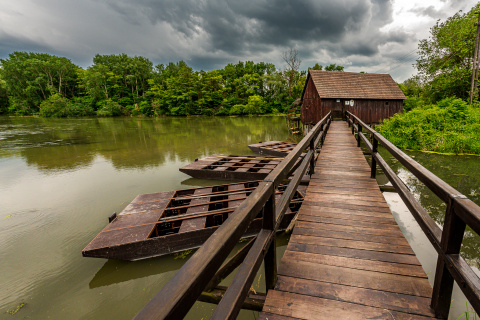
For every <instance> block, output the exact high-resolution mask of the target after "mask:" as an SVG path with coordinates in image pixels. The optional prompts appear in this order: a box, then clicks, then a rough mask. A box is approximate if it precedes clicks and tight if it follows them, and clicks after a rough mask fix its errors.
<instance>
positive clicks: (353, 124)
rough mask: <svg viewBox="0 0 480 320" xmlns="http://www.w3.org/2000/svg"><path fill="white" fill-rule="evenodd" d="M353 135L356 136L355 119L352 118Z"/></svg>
mask: <svg viewBox="0 0 480 320" xmlns="http://www.w3.org/2000/svg"><path fill="white" fill-rule="evenodd" d="M352 134H355V118H353V117H352Z"/></svg>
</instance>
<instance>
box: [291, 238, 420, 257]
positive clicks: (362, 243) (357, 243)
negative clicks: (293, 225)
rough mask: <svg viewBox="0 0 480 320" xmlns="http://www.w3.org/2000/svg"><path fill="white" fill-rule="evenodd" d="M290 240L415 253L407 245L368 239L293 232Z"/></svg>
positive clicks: (379, 250)
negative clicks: (307, 234) (358, 239)
mask: <svg viewBox="0 0 480 320" xmlns="http://www.w3.org/2000/svg"><path fill="white" fill-rule="evenodd" d="M290 241H292V242H294V243H305V244H314V245H321V246H330V247H340V248H351V249H360V250H370V251H377V252H391V253H402V254H409V255H415V253H414V252H413V250H412V248H410V247H409V246H407V245H395V244H386V243H377V242H368V241H355V240H348V239H335V238H327V237H312V236H305V235H301V234H294V235H292V236H291V237H290Z"/></svg>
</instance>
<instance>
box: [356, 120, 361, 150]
mask: <svg viewBox="0 0 480 320" xmlns="http://www.w3.org/2000/svg"><path fill="white" fill-rule="evenodd" d="M357 128H358V132H357V147H360V142H361V141H362V139H361V138H360V133H362V125H361V124H360V123H358V124H357Z"/></svg>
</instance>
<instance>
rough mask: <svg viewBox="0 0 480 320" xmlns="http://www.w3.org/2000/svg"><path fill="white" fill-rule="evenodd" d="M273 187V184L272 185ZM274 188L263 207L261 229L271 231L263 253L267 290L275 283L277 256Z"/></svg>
mask: <svg viewBox="0 0 480 320" xmlns="http://www.w3.org/2000/svg"><path fill="white" fill-rule="evenodd" d="M272 187H273V185H272ZM274 191H275V189H273V191H272V195H271V196H270V198H269V199H268V201H267V203H266V204H265V207H264V209H263V229H266V230H271V232H273V237H272V242H271V243H270V245H269V247H268V249H267V252H266V253H265V258H264V263H265V283H266V288H267V290H270V289H273V288H274V287H275V284H276V283H277V256H276V248H277V246H276V235H275V230H274V229H275V223H276V221H275V220H276V219H275V192H274Z"/></svg>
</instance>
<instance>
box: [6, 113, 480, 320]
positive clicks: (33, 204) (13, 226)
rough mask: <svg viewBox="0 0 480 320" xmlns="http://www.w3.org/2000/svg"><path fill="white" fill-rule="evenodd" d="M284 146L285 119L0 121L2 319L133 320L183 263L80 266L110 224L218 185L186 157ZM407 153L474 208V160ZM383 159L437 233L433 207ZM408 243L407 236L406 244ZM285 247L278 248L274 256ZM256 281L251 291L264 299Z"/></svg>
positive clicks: (468, 247)
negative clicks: (187, 169)
mask: <svg viewBox="0 0 480 320" xmlns="http://www.w3.org/2000/svg"><path fill="white" fill-rule="evenodd" d="M288 139H289V136H288V132H287V127H286V122H285V119H284V118H283V117H236V118H229V117H226V118H222V117H188V118H158V119H150V118H116V119H101V118H91V119H40V118H16V117H0V319H15V318H17V319H131V318H132V317H133V316H134V315H135V314H136V313H137V312H138V311H139V310H140V309H141V308H142V307H143V306H144V305H145V304H146V303H147V302H148V301H149V300H150V299H151V298H152V297H153V295H154V294H155V293H156V292H158V290H159V289H160V288H161V287H162V286H163V285H164V284H165V283H166V282H167V281H168V280H169V279H170V278H171V277H172V276H173V275H174V273H175V272H176V270H178V269H179V268H180V267H181V266H182V265H183V264H184V263H185V261H186V259H181V258H178V256H174V255H171V256H164V257H159V258H154V259H148V260H143V261H136V262H122V261H114V260H108V261H107V260H104V259H95V258H83V257H82V255H81V251H82V249H83V248H84V247H85V246H86V245H87V244H88V243H89V242H90V241H91V240H92V239H93V238H94V237H95V236H96V235H97V234H98V233H99V232H100V231H101V230H102V229H103V228H104V227H105V226H106V224H107V223H108V221H107V218H108V216H109V215H110V214H112V213H113V212H120V211H122V209H123V208H125V206H126V205H127V204H128V203H129V202H130V201H131V200H133V198H135V196H137V195H138V194H142V193H152V192H160V191H166V190H175V189H182V188H191V187H197V186H203V185H212V184H218V183H219V181H211V180H210V181H209V180H198V179H192V178H190V177H189V176H188V175H186V174H183V173H181V172H180V171H178V168H180V167H182V166H184V165H186V164H188V163H190V162H192V161H194V159H195V158H202V157H204V156H207V155H210V154H233V155H250V154H253V153H252V152H251V151H250V150H249V149H248V147H247V145H248V144H251V143H257V142H259V141H268V140H284V141H285V140H288ZM409 154H410V155H412V156H414V157H415V159H416V160H417V161H419V162H420V163H422V164H423V165H424V166H425V167H427V168H428V169H430V170H431V171H432V172H434V173H435V174H437V175H438V176H439V177H441V178H442V179H444V180H445V181H447V182H448V183H450V184H452V186H453V187H455V188H457V189H458V190H459V191H460V192H462V193H464V194H466V195H468V196H469V197H470V198H471V199H472V200H474V201H475V202H476V203H477V204H479V203H480V162H479V159H480V158H479V157H470V156H441V155H435V154H422V153H409ZM388 161H389V162H390V163H391V164H392V166H393V167H394V169H395V170H396V171H397V172H398V173H399V174H400V176H401V177H402V179H404V181H405V182H406V183H407V184H408V186H409V188H411V189H412V190H413V191H414V192H415V195H416V196H417V198H418V199H419V200H420V201H421V203H422V205H424V206H425V207H426V208H427V210H428V211H429V212H430V213H431V215H432V216H433V217H434V219H435V220H436V221H438V223H440V224H441V223H442V221H443V214H444V211H445V207H444V206H443V205H442V203H441V202H440V201H439V200H438V199H436V198H435V196H434V195H433V194H431V192H430V191H428V190H427V189H426V188H425V187H424V186H423V185H422V184H421V183H419V182H418V181H417V180H416V179H415V178H414V177H412V176H411V175H410V174H409V173H408V172H407V171H406V170H405V169H403V168H402V167H401V166H400V165H398V164H397V163H396V161H395V160H394V159H388ZM416 232H418V231H416ZM417 235H418V234H416V233H415V232H409V233H408V234H406V236H407V239H408V240H409V241H410V240H411V239H413V238H415V237H417ZM287 240H288V238H287V237H284V236H283V237H280V238H279V240H278V253H277V258H278V259H280V258H281V257H282V255H283V251H284V250H285V247H286V243H287ZM241 245H243V243H242V244H239V247H240V246H241ZM479 246H480V241H479V240H478V237H477V236H476V235H474V234H473V233H468V234H467V237H466V239H465V241H464V246H463V254H464V256H465V257H466V258H467V259H468V260H469V263H471V264H472V265H478V261H479V259H478V252H479V250H478V249H479ZM419 254H420V255H422V254H423V253H419ZM187 259H188V257H187ZM427 272H428V271H427ZM258 277H261V276H260V275H259V276H257V280H255V281H254V285H253V287H254V289H255V290H259V291H264V285H263V280H261V279H258ZM23 303H24V304H25V305H24V306H23V307H22V308H20V309H19V310H18V312H17V313H16V314H15V315H10V314H8V313H7V311H9V310H15V309H17V307H18V306H20V305H21V304H23ZM213 310H214V306H212V305H210V304H206V303H196V304H195V306H194V307H193V309H192V310H191V312H190V313H189V315H188V317H187V318H188V319H202V318H203V319H208V318H209V316H210V315H211V314H212V312H213ZM457 313H458V312H457ZM239 318H240V319H256V318H258V313H255V312H252V311H242V312H241V314H240V316H239Z"/></svg>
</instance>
